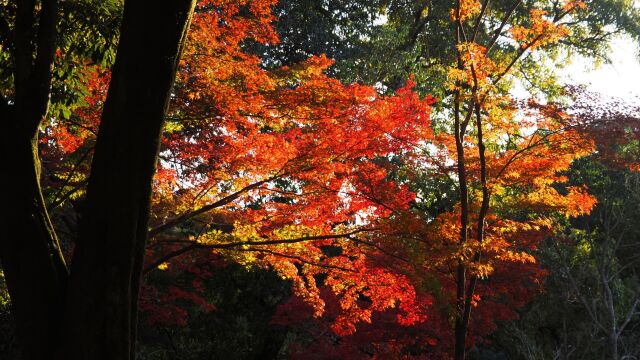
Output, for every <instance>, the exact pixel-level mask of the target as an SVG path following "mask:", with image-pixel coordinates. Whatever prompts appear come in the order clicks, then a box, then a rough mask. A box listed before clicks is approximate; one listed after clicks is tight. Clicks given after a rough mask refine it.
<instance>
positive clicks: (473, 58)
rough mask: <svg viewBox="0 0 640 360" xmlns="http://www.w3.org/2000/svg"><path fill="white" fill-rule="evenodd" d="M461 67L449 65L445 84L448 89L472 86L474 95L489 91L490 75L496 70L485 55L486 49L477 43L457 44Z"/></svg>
mask: <svg viewBox="0 0 640 360" xmlns="http://www.w3.org/2000/svg"><path fill="white" fill-rule="evenodd" d="M457 49H458V52H459V53H460V58H461V60H462V63H463V68H462V69H459V68H458V67H457V66H451V67H450V68H449V70H448V75H447V76H448V79H447V83H446V86H447V88H448V89H449V90H456V89H461V88H462V87H465V88H473V89H475V91H476V97H480V96H481V95H483V94H485V93H488V92H491V91H492V90H494V86H493V84H492V83H491V79H490V77H491V76H492V75H494V74H495V73H496V72H497V66H496V64H495V62H494V61H493V60H492V59H490V58H489V57H487V49H486V48H485V47H484V46H481V45H479V44H477V43H471V42H465V43H460V44H458V45H457Z"/></svg>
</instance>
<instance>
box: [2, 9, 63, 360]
mask: <svg viewBox="0 0 640 360" xmlns="http://www.w3.org/2000/svg"><path fill="white" fill-rule="evenodd" d="M57 12H58V3H57V1H56V0H43V1H42V2H40V4H39V6H38V7H36V2H35V1H33V0H22V1H18V2H17V12H16V19H15V27H14V29H13V32H14V36H13V42H14V46H13V48H12V49H11V50H12V57H13V62H14V64H15V68H14V69H13V70H14V72H13V75H14V85H15V91H14V98H13V100H12V101H11V102H9V101H7V100H5V99H4V98H0V121H1V122H2V126H3V127H4V128H3V130H2V132H0V134H1V135H0V163H2V166H3V168H4V169H5V172H4V173H3V175H2V176H0V179H1V180H0V192H1V195H0V196H1V198H2V201H3V205H4V208H5V210H6V211H5V214H4V215H3V216H2V217H1V218H0V258H1V260H2V268H3V271H4V276H5V278H6V281H7V287H8V290H9V295H10V296H11V304H12V313H13V315H14V318H15V320H16V329H17V337H18V342H19V345H20V348H21V352H22V358H23V359H27V360H28V359H44V358H46V357H47V356H48V355H49V354H50V353H51V352H52V351H53V349H54V346H55V343H56V341H57V336H56V334H58V331H57V327H58V326H59V322H60V319H61V318H62V309H63V307H64V292H65V289H66V282H67V270H66V265H65V263H64V258H63V257H62V254H61V252H60V248H59V245H58V239H57V237H56V234H55V231H54V229H53V226H52V224H51V221H50V219H49V215H48V213H47V209H46V206H45V204H44V199H43V197H42V192H41V188H40V160H39V157H38V128H39V126H40V123H41V122H42V120H43V119H44V118H45V116H46V115H47V112H48V108H49V94H50V88H51V68H52V66H53V59H54V50H55V48H56V21H57ZM36 13H37V14H38V15H36ZM36 17H37V18H38V20H37V21H36ZM36 23H37V26H35V24H36Z"/></svg>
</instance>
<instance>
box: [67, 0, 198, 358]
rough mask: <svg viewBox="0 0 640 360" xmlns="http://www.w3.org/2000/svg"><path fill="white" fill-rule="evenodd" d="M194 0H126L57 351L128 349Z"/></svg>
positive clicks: (104, 353)
mask: <svg viewBox="0 0 640 360" xmlns="http://www.w3.org/2000/svg"><path fill="white" fill-rule="evenodd" d="M194 6H195V0H172V1H163V2H161V3H158V4H156V3H154V4H151V3H148V2H144V1H140V0H127V1H126V2H125V8H124V18H123V24H122V28H121V36H120V43H119V45H118V53H117V57H116V62H115V65H114V68H113V72H112V78H111V84H110V87H109V92H108V95H107V100H106V102H105V106H104V110H103V114H102V121H101V124H100V129H99V133H98V140H97V143H96V149H95V155H94V158H93V163H92V168H91V175H90V179H89V185H88V189H87V198H86V206H85V209H84V211H83V213H82V217H81V219H80V222H79V236H78V244H77V245H76V249H75V253H74V257H73V262H72V265H71V277H70V282H69V294H68V300H67V304H66V321H65V324H64V326H63V332H62V333H63V336H62V339H63V343H62V345H61V347H60V348H59V350H58V353H57V358H58V359H118V360H120V359H130V358H133V357H134V353H135V332H136V331H135V329H136V314H137V297H138V288H139V284H140V274H141V270H142V261H143V256H144V245H145V241H146V237H147V231H148V228H147V224H148V217H149V206H150V197H151V185H152V179H153V175H154V173H155V166H156V162H157V156H158V149H159V144H160V135H161V131H162V125H163V119H164V115H165V111H166V109H167V105H168V101H169V98H170V94H171V86H172V84H173V81H174V78H175V73H176V68H177V64H178V60H179V58H180V55H181V52H182V47H183V45H184V42H185V39H186V33H187V28H188V26H189V22H190V19H191V16H192V13H193V9H194Z"/></svg>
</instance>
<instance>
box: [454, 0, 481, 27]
mask: <svg viewBox="0 0 640 360" xmlns="http://www.w3.org/2000/svg"><path fill="white" fill-rule="evenodd" d="M457 1H459V8H457V9H456V8H454V9H452V10H451V20H453V21H456V20H458V18H459V20H460V21H461V22H462V21H466V20H468V19H470V18H472V17H473V16H475V15H478V13H480V7H481V5H480V1H478V0H457Z"/></svg>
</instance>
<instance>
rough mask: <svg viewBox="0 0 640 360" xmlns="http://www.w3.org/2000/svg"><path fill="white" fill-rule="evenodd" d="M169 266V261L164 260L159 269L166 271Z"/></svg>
mask: <svg viewBox="0 0 640 360" xmlns="http://www.w3.org/2000/svg"><path fill="white" fill-rule="evenodd" d="M168 268H169V263H168V262H166V261H165V262H163V263H162V264H160V265H158V270H162V271H165V270H167V269H168Z"/></svg>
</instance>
